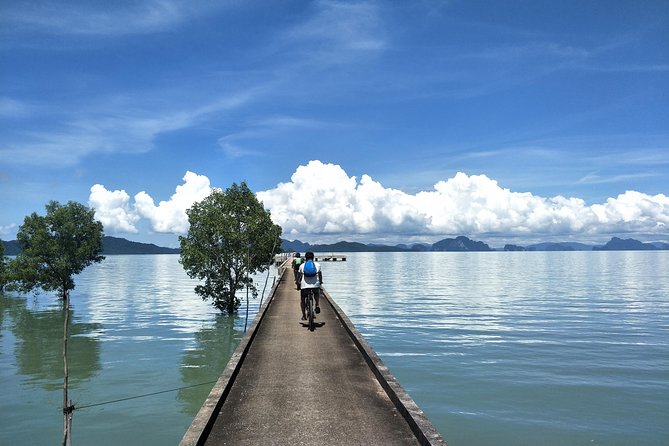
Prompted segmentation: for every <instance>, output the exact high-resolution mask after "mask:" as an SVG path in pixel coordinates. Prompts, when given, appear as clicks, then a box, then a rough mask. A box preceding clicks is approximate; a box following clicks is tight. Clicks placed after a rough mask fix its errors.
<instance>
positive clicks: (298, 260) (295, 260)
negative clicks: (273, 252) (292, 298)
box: [293, 252, 302, 290]
mask: <svg viewBox="0 0 669 446" xmlns="http://www.w3.org/2000/svg"><path fill="white" fill-rule="evenodd" d="M301 264H302V257H300V253H299V252H296V253H295V255H294V256H293V276H294V277H295V285H296V286H297V289H298V290H299V289H300V281H299V280H298V277H299V276H298V273H299V269H300V265H301Z"/></svg>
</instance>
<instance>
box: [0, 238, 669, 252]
mask: <svg viewBox="0 0 669 446" xmlns="http://www.w3.org/2000/svg"><path fill="white" fill-rule="evenodd" d="M2 243H3V245H4V248H5V255H6V256H15V255H17V254H19V253H20V252H21V247H20V246H19V243H18V241H17V240H11V241H4V240H3V241H2ZM102 246H103V251H102V254H103V255H142V254H179V252H180V249H179V248H167V247H163V246H157V245H154V244H153V243H141V242H133V241H130V240H127V239H125V238H120V237H112V236H104V237H103V239H102ZM281 248H282V249H283V251H290V252H306V251H313V252H488V251H657V250H669V243H664V242H651V243H643V242H640V241H639V240H635V239H631V238H630V239H621V238H618V237H612V238H611V240H609V241H608V242H607V243H606V244H604V245H587V244H584V243H577V242H544V243H535V244H532V245H528V246H520V245H513V244H507V245H505V246H504V247H503V248H501V249H494V248H491V247H490V246H489V245H488V244H487V243H485V242H481V241H476V240H472V239H470V238H469V237H466V236H462V235H461V236H458V237H456V238H445V239H442V240H439V241H437V242H435V243H432V244H430V243H414V244H404V243H402V244H397V245H383V244H378V243H370V244H364V243H360V242H348V241H339V242H336V243H331V244H322V243H321V244H313V245H312V244H310V243H305V242H301V241H300V240H292V241H291V240H286V239H282V240H281Z"/></svg>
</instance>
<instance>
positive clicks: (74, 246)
mask: <svg viewBox="0 0 669 446" xmlns="http://www.w3.org/2000/svg"><path fill="white" fill-rule="evenodd" d="M102 234H103V232H102V223H100V222H98V221H96V220H95V212H94V211H93V210H92V209H89V208H87V207H86V206H84V205H82V204H79V203H76V202H73V201H70V202H69V203H68V204H66V205H61V204H60V203H58V202H56V201H51V202H49V204H47V205H46V216H40V215H37V214H36V213H32V214H31V215H29V216H28V217H26V218H25V220H24V221H23V225H21V226H20V227H19V232H18V234H17V241H18V242H19V245H20V246H21V248H22V252H21V253H20V254H19V255H18V256H17V257H16V259H14V260H13V261H11V262H10V263H9V268H8V269H9V280H10V281H11V287H12V288H13V289H16V290H19V291H23V292H29V291H38V290H40V289H41V290H44V291H56V292H57V293H58V294H59V295H60V297H62V298H67V295H68V293H69V291H70V290H72V289H74V279H73V278H72V276H73V275H75V274H79V273H80V272H81V271H83V270H84V268H86V267H87V266H89V265H91V264H92V263H96V262H100V261H102V260H103V259H104V257H103V256H101V255H100V253H101V252H102Z"/></svg>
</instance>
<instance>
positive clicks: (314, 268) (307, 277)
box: [298, 252, 323, 321]
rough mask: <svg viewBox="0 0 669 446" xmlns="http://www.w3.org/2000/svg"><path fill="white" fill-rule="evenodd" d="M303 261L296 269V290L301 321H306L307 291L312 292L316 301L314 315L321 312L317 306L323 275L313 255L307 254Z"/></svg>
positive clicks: (311, 253)
mask: <svg viewBox="0 0 669 446" xmlns="http://www.w3.org/2000/svg"><path fill="white" fill-rule="evenodd" d="M304 259H305V261H304V262H302V264H301V265H300V267H299V269H298V282H299V284H298V289H299V290H300V309H301V310H302V320H303V321H306V320H307V315H306V314H305V312H304V310H305V307H306V301H307V297H309V291H313V292H314V299H315V301H316V313H320V312H321V307H320V305H319V300H320V297H321V296H320V294H321V293H320V291H321V285H323V273H322V272H321V264H320V263H318V262H317V261H315V260H314V253H313V252H307V253H306V254H305V255H304Z"/></svg>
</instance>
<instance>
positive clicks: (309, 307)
mask: <svg viewBox="0 0 669 446" xmlns="http://www.w3.org/2000/svg"><path fill="white" fill-rule="evenodd" d="M306 300H307V301H306V302H305V307H306V308H305V310H306V311H307V321H308V322H309V331H314V328H316V325H315V324H314V317H315V316H314V307H315V305H314V290H313V288H310V289H309V294H308V295H307V298H306Z"/></svg>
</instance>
